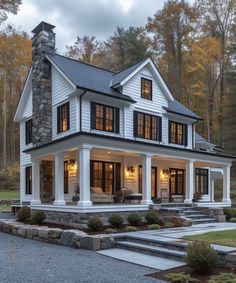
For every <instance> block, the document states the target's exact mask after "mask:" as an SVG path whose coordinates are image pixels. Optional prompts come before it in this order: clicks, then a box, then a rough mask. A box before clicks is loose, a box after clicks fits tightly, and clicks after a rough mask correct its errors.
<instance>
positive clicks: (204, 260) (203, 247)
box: [186, 241, 218, 273]
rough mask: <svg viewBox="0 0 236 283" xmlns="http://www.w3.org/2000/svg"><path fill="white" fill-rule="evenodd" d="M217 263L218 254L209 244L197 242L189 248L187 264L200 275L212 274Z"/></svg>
mask: <svg viewBox="0 0 236 283" xmlns="http://www.w3.org/2000/svg"><path fill="white" fill-rule="evenodd" d="M217 261H218V254H217V252H216V251H215V250H214V249H213V248H212V247H211V246H210V244H209V243H206V242H203V241H195V242H192V243H191V244H190V245H189V246H188V248H187V255H186V262H187V263H188V264H189V266H190V267H192V268H193V270H194V271H196V272H198V273H210V272H211V270H212V269H213V268H214V267H215V265H216V263H217Z"/></svg>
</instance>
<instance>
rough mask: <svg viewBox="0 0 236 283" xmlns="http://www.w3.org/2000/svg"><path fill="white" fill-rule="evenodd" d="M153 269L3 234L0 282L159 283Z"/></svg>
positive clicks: (1, 240) (0, 234)
mask: <svg viewBox="0 0 236 283" xmlns="http://www.w3.org/2000/svg"><path fill="white" fill-rule="evenodd" d="M152 272H154V270H152V269H149V268H145V267H140V266H137V265H134V264H129V263H126V262H122V261H117V260H115V259H112V258H108V257H105V256H102V255H99V254H97V253H96V252H92V251H86V250H76V249H72V248H68V247H63V246H57V245H52V244H47V243H41V242H38V241H33V240H29V239H24V238H20V237H16V236H12V235H8V234H5V233H1V232H0V282H1V283H13V282H14V283H17V282H20V283H22V282H24V283H28V282H34V283H45V282H50V283H51V282H57V283H62V282H66V283H72V282H89V283H92V282H96V283H99V282H101V283H106V282H107V283H111V282H112V283H113V282H114V283H115V282H136V283H138V282H154V283H155V282H156V283H158V282H160V281H158V280H156V279H152V278H149V277H146V276H145V274H149V273H152Z"/></svg>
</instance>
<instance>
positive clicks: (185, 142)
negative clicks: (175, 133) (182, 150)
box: [183, 125, 188, 146]
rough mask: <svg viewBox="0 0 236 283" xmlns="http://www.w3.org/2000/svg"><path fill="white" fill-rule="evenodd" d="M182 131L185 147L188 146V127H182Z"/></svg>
mask: <svg viewBox="0 0 236 283" xmlns="http://www.w3.org/2000/svg"><path fill="white" fill-rule="evenodd" d="M183 129H184V133H183V136H184V145H185V146H187V145H188V125H184V127H183Z"/></svg>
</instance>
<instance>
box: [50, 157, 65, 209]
mask: <svg viewBox="0 0 236 283" xmlns="http://www.w3.org/2000/svg"><path fill="white" fill-rule="evenodd" d="M54 176H55V200H54V202H53V204H54V205H65V204H66V202H65V200H64V153H63V152H58V153H56V154H55V175H54Z"/></svg>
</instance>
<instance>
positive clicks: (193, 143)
mask: <svg viewBox="0 0 236 283" xmlns="http://www.w3.org/2000/svg"><path fill="white" fill-rule="evenodd" d="M198 122H199V120H197V121H196V122H194V123H192V148H193V149H194V148H195V147H194V145H195V146H196V144H195V131H193V129H194V125H195V124H197V123H198ZM193 132H194V134H193Z"/></svg>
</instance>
